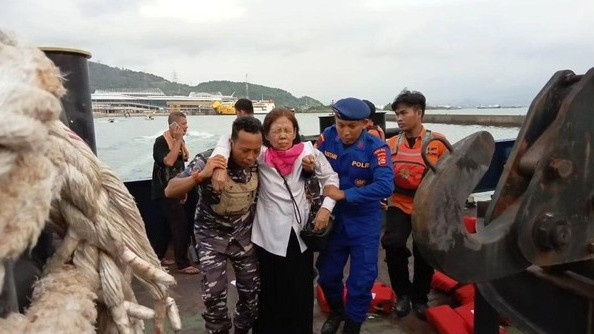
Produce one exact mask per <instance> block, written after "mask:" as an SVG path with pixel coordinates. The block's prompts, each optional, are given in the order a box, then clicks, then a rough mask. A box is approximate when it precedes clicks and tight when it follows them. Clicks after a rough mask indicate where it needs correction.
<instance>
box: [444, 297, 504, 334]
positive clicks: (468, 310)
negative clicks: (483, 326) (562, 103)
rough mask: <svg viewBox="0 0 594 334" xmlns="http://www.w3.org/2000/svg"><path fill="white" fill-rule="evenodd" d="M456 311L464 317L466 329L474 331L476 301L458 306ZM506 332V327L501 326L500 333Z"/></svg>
mask: <svg viewBox="0 0 594 334" xmlns="http://www.w3.org/2000/svg"><path fill="white" fill-rule="evenodd" d="M454 311H455V312H456V313H458V315H460V317H461V318H462V319H464V324H465V325H466V330H467V331H468V332H469V333H474V303H468V304H465V305H462V306H460V307H456V308H455V309H454ZM505 333H506V331H505V329H503V328H499V334H505Z"/></svg>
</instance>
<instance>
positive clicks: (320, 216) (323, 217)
mask: <svg viewBox="0 0 594 334" xmlns="http://www.w3.org/2000/svg"><path fill="white" fill-rule="evenodd" d="M329 219H330V211H328V209H326V208H320V210H318V213H317V214H316V220H315V226H314V232H317V231H321V230H323V229H325V228H326V227H327V226H328V220H329Z"/></svg>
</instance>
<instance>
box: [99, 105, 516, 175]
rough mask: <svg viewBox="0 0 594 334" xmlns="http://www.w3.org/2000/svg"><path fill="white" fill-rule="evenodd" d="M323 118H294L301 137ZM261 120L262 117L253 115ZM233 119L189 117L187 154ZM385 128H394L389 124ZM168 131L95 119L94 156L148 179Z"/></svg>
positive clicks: (451, 130)
mask: <svg viewBox="0 0 594 334" xmlns="http://www.w3.org/2000/svg"><path fill="white" fill-rule="evenodd" d="M428 113H456V114H502V115H517V114H525V113H526V108H514V109H460V110H439V111H438V110H432V111H428ZM322 115H325V114H297V120H298V121H299V127H300V128H301V133H302V134H304V135H313V134H318V133H319V129H318V127H319V125H318V124H319V123H318V117H319V116H322ZM256 116H257V118H259V119H260V120H263V119H264V116H265V115H256ZM233 120H235V116H232V115H230V116H214V115H213V116H189V117H188V126H189V128H188V134H187V136H186V143H187V145H188V149H189V150H190V154H191V155H192V156H193V155H195V154H197V153H200V152H202V151H205V150H207V149H209V148H212V147H214V145H215V144H216V142H217V140H218V138H219V136H221V135H222V134H226V133H229V132H230V131H231V123H233ZM425 126H426V127H427V128H429V129H431V130H433V131H437V132H440V133H443V134H444V135H445V136H446V137H447V138H448V139H449V140H450V141H451V142H452V143H455V142H456V141H458V140H460V139H462V138H464V137H466V136H468V135H470V134H472V133H474V132H476V131H481V130H484V131H489V132H490V133H491V134H492V135H493V137H494V138H495V139H496V140H497V139H515V138H516V136H517V135H518V132H519V128H500V127H482V126H474V125H450V124H425ZM387 127H389V128H390V127H394V128H395V127H397V126H396V123H394V122H388V123H387ZM166 129H167V118H166V117H164V116H157V117H155V119H154V120H145V119H144V118H142V117H132V118H123V117H116V118H115V122H114V123H109V122H108V120H107V118H98V119H95V136H96V142H97V155H98V156H99V158H100V159H101V161H103V162H104V163H106V164H107V165H109V166H110V167H111V168H112V169H113V170H114V171H115V172H116V174H117V175H118V176H119V177H120V178H121V179H122V180H123V181H131V180H143V179H150V178H151V173H152V168H153V157H152V150H153V143H154V141H155V138H157V137H158V136H160V135H161V134H163V131H165V130H166Z"/></svg>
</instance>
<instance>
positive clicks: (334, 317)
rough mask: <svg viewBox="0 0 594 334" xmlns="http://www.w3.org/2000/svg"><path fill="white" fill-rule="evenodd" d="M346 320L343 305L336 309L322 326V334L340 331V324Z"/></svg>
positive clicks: (332, 333)
mask: <svg viewBox="0 0 594 334" xmlns="http://www.w3.org/2000/svg"><path fill="white" fill-rule="evenodd" d="M343 320H344V307H343V306H342V305H341V306H340V307H338V308H336V309H332V310H331V311H330V315H329V316H328V319H326V322H324V325H323V326H322V330H321V331H320V333H321V334H334V333H336V331H338V327H339V326H340V323H341V322H342V321H343Z"/></svg>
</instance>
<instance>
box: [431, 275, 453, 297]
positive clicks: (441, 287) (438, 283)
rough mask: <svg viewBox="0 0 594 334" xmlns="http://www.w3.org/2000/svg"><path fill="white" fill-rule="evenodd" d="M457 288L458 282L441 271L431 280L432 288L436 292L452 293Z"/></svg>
mask: <svg viewBox="0 0 594 334" xmlns="http://www.w3.org/2000/svg"><path fill="white" fill-rule="evenodd" d="M456 286H458V282H457V281H455V280H454V279H453V278H451V277H449V276H448V275H446V274H444V273H442V272H440V271H436V272H435V273H434V274H433V278H432V279H431V288H432V289H434V290H438V291H442V292H445V293H450V292H452V291H453V290H454V288H455V287H456Z"/></svg>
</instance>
